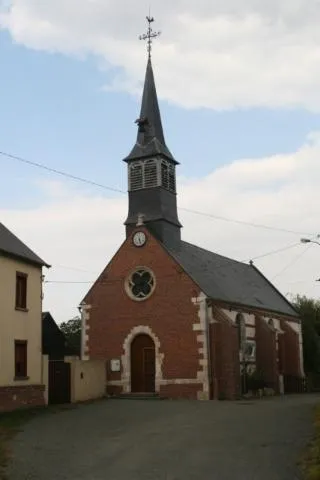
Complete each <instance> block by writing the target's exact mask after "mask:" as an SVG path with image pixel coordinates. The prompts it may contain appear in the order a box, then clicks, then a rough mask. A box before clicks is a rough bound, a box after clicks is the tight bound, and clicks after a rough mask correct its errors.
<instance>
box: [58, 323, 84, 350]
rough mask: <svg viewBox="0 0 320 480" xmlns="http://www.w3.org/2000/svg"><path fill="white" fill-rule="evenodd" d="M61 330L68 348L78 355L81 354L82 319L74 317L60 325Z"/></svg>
mask: <svg viewBox="0 0 320 480" xmlns="http://www.w3.org/2000/svg"><path fill="white" fill-rule="evenodd" d="M60 330H61V331H62V332H63V333H64V335H65V337H66V340H67V343H68V346H69V347H70V348H71V349H72V350H74V351H75V354H76V355H80V354H81V318H80V317H74V318H71V320H68V321H67V322H63V323H61V325H60Z"/></svg>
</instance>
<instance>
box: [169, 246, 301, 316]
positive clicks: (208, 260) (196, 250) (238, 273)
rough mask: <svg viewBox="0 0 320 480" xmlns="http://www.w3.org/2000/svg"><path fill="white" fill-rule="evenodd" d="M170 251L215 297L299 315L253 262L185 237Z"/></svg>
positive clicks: (229, 301)
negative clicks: (234, 258) (226, 254)
mask: <svg viewBox="0 0 320 480" xmlns="http://www.w3.org/2000/svg"><path fill="white" fill-rule="evenodd" d="M166 248H167V249H168V247H167V246H166ZM169 253H170V254H171V255H172V256H173V257H174V258H175V259H176V261H177V262H178V263H179V264H180V265H181V267H182V268H183V269H184V270H185V272H186V273H187V274H188V275H189V276H190V277H191V278H192V279H193V280H194V281H195V283H197V285H198V286H199V287H200V288H201V290H202V291H203V292H204V293H205V294H206V295H207V297H209V298H211V299H213V300H219V301H222V302H226V303H230V304H233V305H242V306H249V307H254V308H257V309H260V310H261V309H262V310H267V311H272V312H274V313H280V314H283V315H288V316H291V317H299V315H298V313H297V312H296V311H295V310H294V308H293V306H292V305H291V303H290V302H289V301H288V300H287V299H286V298H285V297H284V296H283V295H282V294H281V293H280V292H279V291H278V290H277V289H276V288H275V287H274V286H273V285H272V284H271V283H270V282H269V281H268V280H267V279H266V278H265V277H264V276H263V275H262V273H261V272H260V271H259V270H258V269H257V268H256V267H255V266H253V265H248V264H245V263H242V262H238V261H236V260H232V259H230V258H227V257H223V256H221V255H218V254H216V253H213V252H210V251H208V250H204V249H203V248H200V247H197V246H195V245H192V244H190V243H187V242H183V241H182V242H181V244H180V247H177V248H176V249H169Z"/></svg>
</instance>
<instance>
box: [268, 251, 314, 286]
mask: <svg viewBox="0 0 320 480" xmlns="http://www.w3.org/2000/svg"><path fill="white" fill-rule="evenodd" d="M310 248H311V245H308V246H307V248H305V249H304V250H303V252H300V253H299V254H298V255H296V256H295V257H294V258H293V259H292V260H291V261H290V262H289V263H288V264H287V265H286V266H285V267H284V268H283V269H282V270H280V272H279V273H277V275H275V276H274V277H272V281H274V280H275V279H276V278H278V277H279V276H280V275H282V274H283V273H284V272H286V271H287V270H288V269H289V268H290V267H292V265H293V264H294V263H296V262H297V261H298V260H299V259H300V258H301V257H302V256H303V255H304V254H305V253H306V252H307V251H308V250H309V249H310Z"/></svg>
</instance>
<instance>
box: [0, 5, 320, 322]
mask: <svg viewBox="0 0 320 480" xmlns="http://www.w3.org/2000/svg"><path fill="white" fill-rule="evenodd" d="M149 4H150V7H151V13H152V15H154V17H155V19H156V22H155V23H154V29H155V30H160V31H161V35H160V36H159V38H158V39H157V40H156V41H155V42H154V45H153V51H152V61H153V68H154V73H155V79H156V84H157V90H158V96H159V101H160V108H161V114H162V121H163V127H164V131H165V137H166V142H167V145H168V147H169V148H170V150H171V151H172V152H173V154H174V156H175V158H176V159H177V160H178V161H179V162H180V165H179V167H178V169H177V174H178V206H179V218H180V221H181V222H182V224H183V226H184V228H183V232H182V235H183V239H184V240H187V241H189V242H192V243H195V244H197V245H199V246H202V247H204V248H207V249H209V250H213V251H215V252H217V253H220V254H222V255H226V256H228V257H232V258H235V259H237V260H241V261H249V260H250V259H254V263H255V265H256V266H257V267H258V268H259V269H261V270H262V272H263V273H264V274H265V275H266V276H267V277H268V278H269V279H270V280H271V281H272V282H273V283H274V284H275V286H276V287H277V288H279V289H280V290H281V292H282V293H283V294H284V295H287V297H288V298H291V296H292V295H295V294H305V295H308V296H312V297H314V298H318V297H319V293H320V282H316V280H317V279H318V278H319V277H320V268H319V263H320V246H319V245H317V244H302V243H300V238H301V237H308V238H312V239H316V238H317V237H316V236H317V234H320V225H319V218H320V201H319V200H320V193H319V185H320V162H319V156H320V89H319V84H320V30H319V28H318V25H319V22H320V3H319V2H318V1H316V0H308V2H306V1H305V0H268V1H267V0H224V1H223V2H222V1H221V0H198V1H197V2H194V1H191V0H176V1H175V2H171V1H169V0H162V1H161V2H160V0H152V1H151V2H149V1H148V2H147V1H144V0H143V1H141V2H139V3H137V2H132V1H130V0H118V1H115V0H77V1H75V0H55V1H54V2H52V1H51V0H42V1H41V2H38V1H37V0H11V1H10V0H0V66H1V67H0V68H1V75H0V106H1V107H0V151H1V152H3V153H6V154H10V155H15V156H18V157H21V158H23V159H25V160H29V161H31V162H36V163H38V164H42V165H45V166H47V167H49V168H51V169H55V170H59V171H63V172H66V173H68V174H71V175H74V176H77V177H81V178H84V179H87V180H90V181H92V182H96V183H99V184H101V185H103V186H105V187H110V188H111V190H110V189H108V188H102V187H99V186H94V185H90V184H87V183H84V182H80V181H76V180H72V179H70V178H66V177H64V176H62V175H59V174H55V173H53V172H49V171H46V170H44V169H41V168H37V167H35V166H32V165H30V164H27V163H24V162H21V161H18V160H14V159H13V158H10V157H8V156H5V155H1V154H0V167H1V170H0V172H1V173H0V221H1V222H2V223H4V224H5V225H6V226H7V227H8V228H10V229H11V230H12V231H13V232H14V233H15V234H16V235H18V236H19V238H21V240H23V241H24V242H25V243H27V244H28V246H29V247H30V248H32V249H33V250H34V251H35V252H36V253H37V254H38V255H40V256H41V257H42V258H43V259H44V260H45V261H46V262H47V263H49V264H50V265H52V267H51V268H50V269H49V270H45V272H44V274H45V282H46V283H45V285H44V293H45V296H44V305H43V307H44V309H45V310H50V312H51V313H52V314H53V316H54V318H55V319H56V321H57V322H59V323H60V322H62V321H65V320H68V319H69V318H72V317H73V316H75V315H77V313H78V310H77V306H78V305H79V303H80V302H81V300H82V298H83V297H84V295H85V294H86V292H87V290H88V289H89V288H90V285H91V284H92V282H94V281H95V280H96V278H97V276H98V275H99V273H100V272H101V271H102V270H103V269H104V267H105V266H106V265H107V263H108V262H109V260H110V259H111V258H112V256H113V254H114V253H115V252H116V251H117V249H118V248H119V246H120V245H121V243H122V242H123V240H124V238H125V231H124V226H123V222H124V220H125V218H126V213H127V206H128V205H127V195H126V194H125V193H120V192H115V191H113V190H112V189H115V190H122V191H124V192H125V191H126V189H127V184H126V183H127V172H126V165H125V163H123V162H122V159H123V158H124V157H125V156H126V155H127V154H128V153H129V152H130V150H131V148H132V146H133V144H134V142H135V138H136V125H135V123H134V121H135V119H136V118H137V117H138V114H139V108H140V98H141V90H142V86H143V79H144V74H145V67H146V59H147V56H146V46H145V45H144V43H143V42H141V41H139V38H138V37H139V35H140V34H143V33H144V32H145V31H146V28H147V26H146V20H145V17H146V14H148V10H149ZM184 209H187V210H192V211H194V212H201V214H200V213H192V212H190V211H186V210H184ZM262 226H265V227H268V228H264V227H262ZM272 252H274V253H272ZM271 253H272V254H271Z"/></svg>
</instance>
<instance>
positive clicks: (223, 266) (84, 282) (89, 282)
mask: <svg viewBox="0 0 320 480" xmlns="http://www.w3.org/2000/svg"><path fill="white" fill-rule="evenodd" d="M297 245H299V243H295V244H293V245H288V246H287V247H283V248H279V249H278V250H272V251H271V252H268V253H265V254H263V255H259V256H257V257H254V258H251V259H245V260H240V263H246V264H247V263H248V262H249V261H250V260H251V261H252V260H257V259H259V258H264V257H268V256H270V255H275V254H276V253H280V252H284V251H286V250H289V249H291V248H293V247H296V246H297ZM235 261H236V262H238V261H239V260H235ZM231 267H234V264H233V263H231V264H228V265H217V266H216V267H215V270H219V269H221V268H226V269H227V268H231ZM65 268H69V269H70V270H73V268H72V267H65ZM75 270H77V269H75ZM80 271H84V272H85V271H86V270H80ZM88 273H93V272H88ZM96 275H99V274H98V273H97V274H96ZM173 276H175V275H174V274H170V275H164V276H161V278H168V277H170V278H171V277H173ZM124 279H125V277H121V278H118V279H116V280H113V283H115V282H123V281H124ZM95 281H96V280H92V281H68V280H66V281H64V280H46V281H45V282H44V283H58V284H59V283H65V284H78V283H79V284H82V283H83V284H93V283H95ZM103 283H105V284H107V283H110V281H103Z"/></svg>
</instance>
